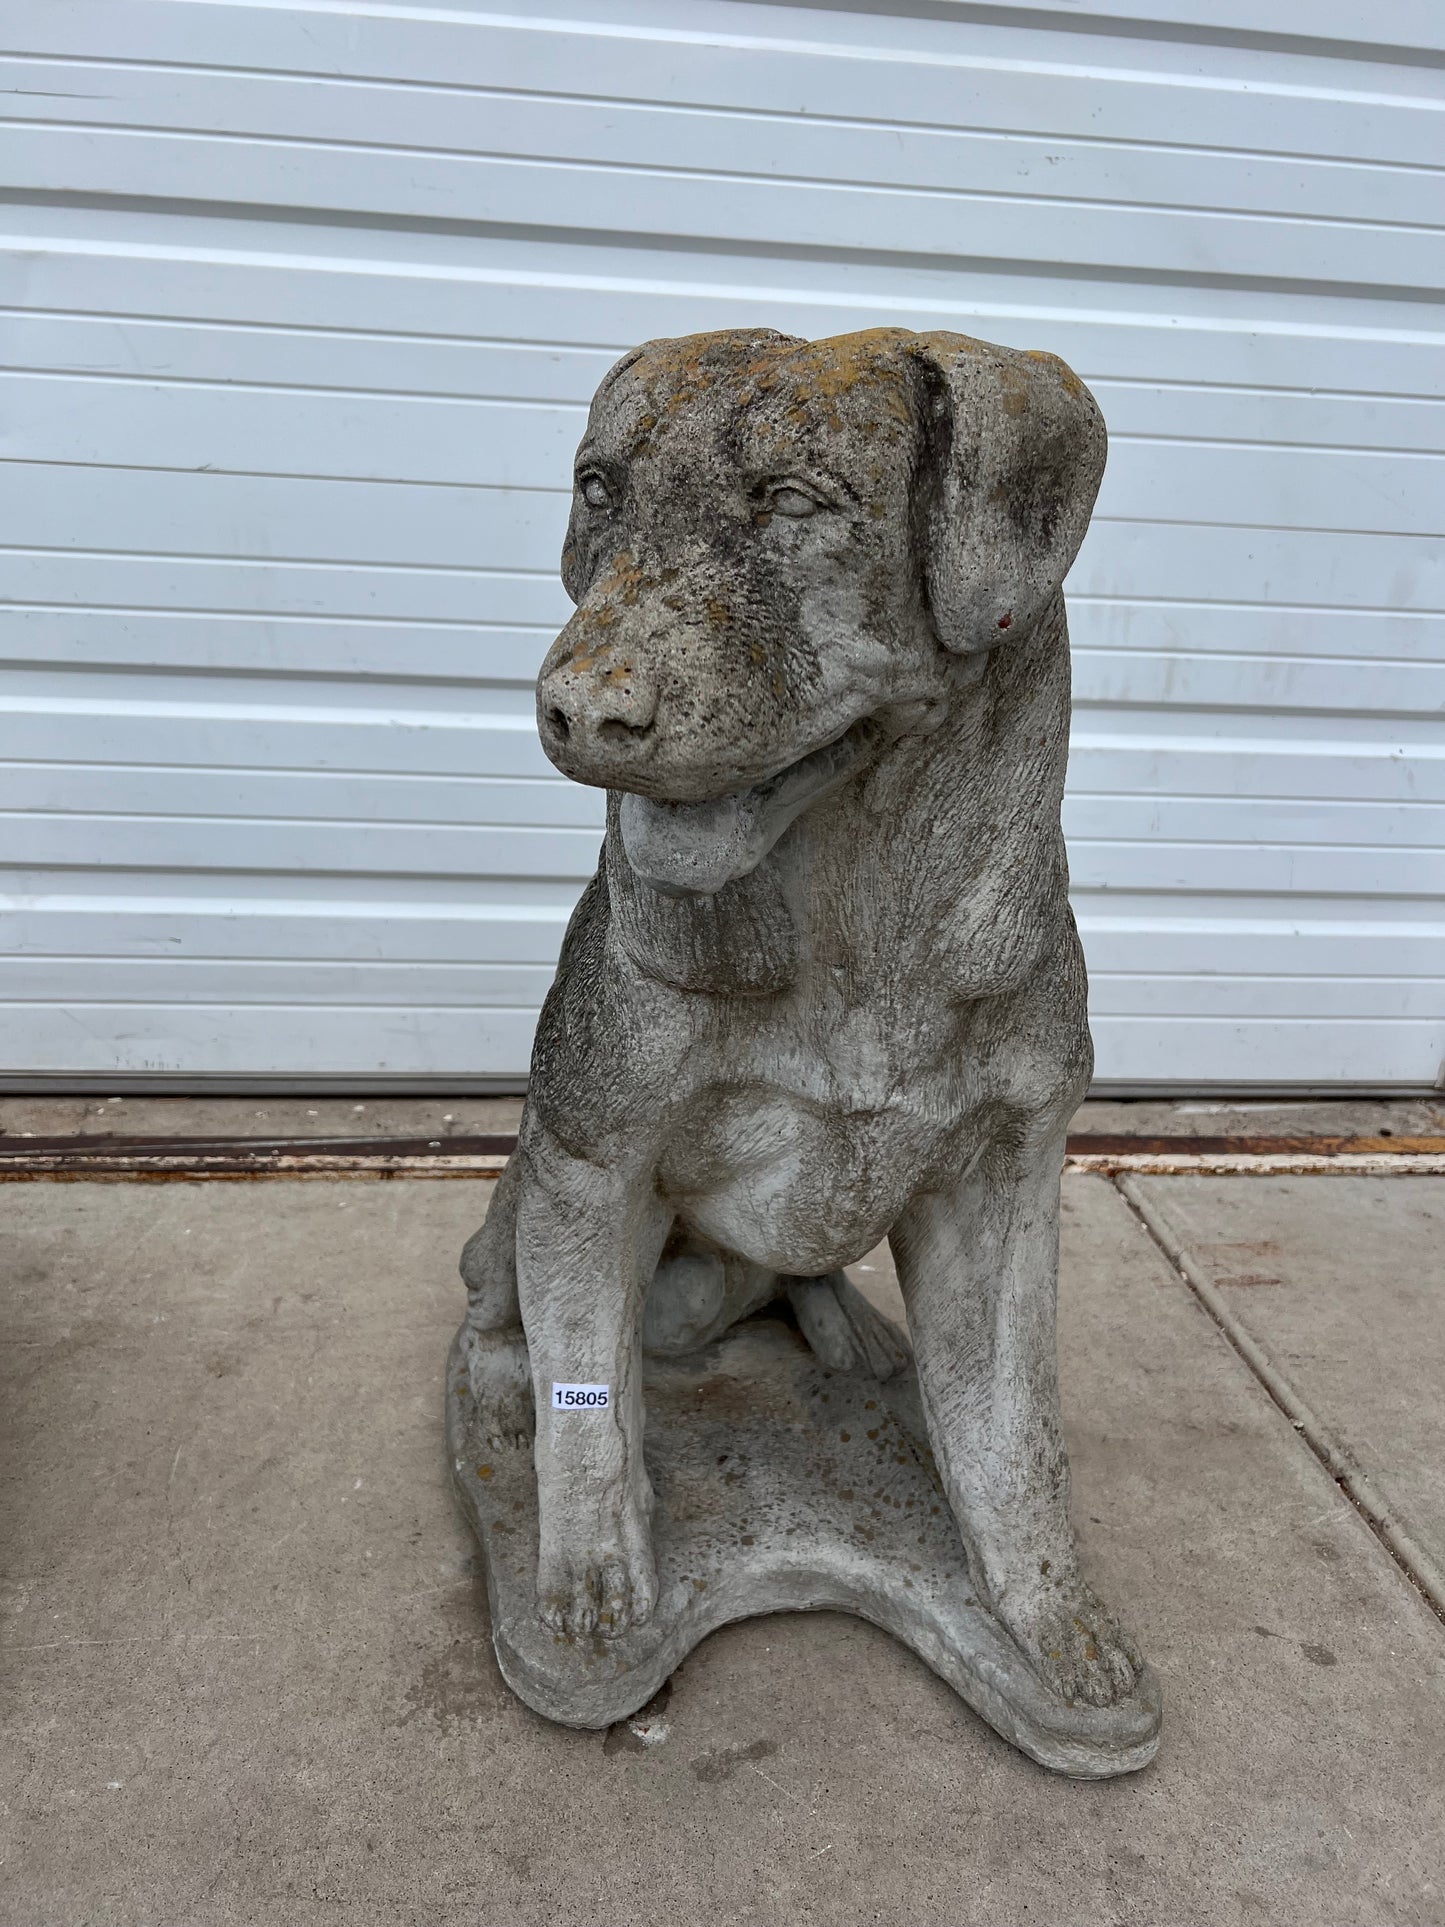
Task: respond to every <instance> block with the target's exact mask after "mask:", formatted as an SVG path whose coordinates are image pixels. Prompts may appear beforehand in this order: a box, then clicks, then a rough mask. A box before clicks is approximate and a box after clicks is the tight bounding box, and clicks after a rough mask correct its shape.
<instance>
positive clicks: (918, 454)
mask: <svg viewBox="0 0 1445 1927" xmlns="http://www.w3.org/2000/svg"><path fill="white" fill-rule="evenodd" d="M1104 455H1105V433H1104V424H1103V419H1102V417H1101V415H1100V413H1099V410H1098V407H1097V405H1096V404H1095V402H1094V399H1093V397H1092V396H1091V395H1090V394H1089V392H1088V390H1087V389H1086V388H1085V387H1084V385H1083V383H1082V382H1080V381H1079V379H1078V378H1077V376H1075V375H1074V374H1073V373H1072V372H1071V371H1070V369H1068V368H1067V367H1066V366H1065V365H1064V363H1063V362H1061V361H1059V360H1058V359H1056V358H1055V357H1054V356H1053V355H1047V354H1039V353H1020V352H1018V351H1016V350H1013V349H1009V348H999V347H994V346H992V345H991V344H989V343H986V342H982V341H974V340H971V339H970V338H969V337H968V336H965V335H956V334H944V333H934V334H913V333H910V332H909V331H908V330H907V329H903V328H878V329H873V330H870V331H868V332H866V333H862V334H855V335H840V336H837V337H834V338H833V339H830V340H825V341H813V342H808V341H801V340H797V339H795V338H793V337H791V336H787V335H781V334H776V333H774V332H772V331H771V330H767V329H731V330H727V331H724V332H721V333H717V334H704V335H689V336H684V337H682V338H681V339H678V340H673V341H654V342H649V343H647V344H646V345H645V346H643V347H641V348H638V349H636V350H635V351H634V352H633V353H631V354H629V355H626V356H624V357H623V359H622V360H621V361H620V362H618V363H617V365H616V367H614V368H613V369H612V371H611V372H610V373H609V374H608V375H607V377H606V378H605V380H604V381H603V383H602V386H601V387H600V388H599V389H598V391H597V395H596V398H595V400H594V401H593V404H592V410H591V414H590V416H589V419H588V425H587V432H586V434H585V435H584V437H583V440H582V445H581V447H580V448H579V450H578V453H577V462H576V482H575V490H574V495H573V505H572V518H571V523H570V526H569V528H568V534H567V543H566V547H565V549H564V551H563V556H562V579H563V582H564V584H565V585H566V588H567V591H568V593H569V595H570V596H571V597H572V599H573V601H574V602H575V603H576V605H577V609H576V613H575V614H574V615H573V617H572V618H571V620H570V621H569V622H568V624H567V626H566V627H565V628H564V629H563V631H562V633H561V634H560V635H559V636H558V638H557V640H556V642H555V643H554V644H553V646H552V648H551V650H550V651H549V653H548V655H547V659H546V661H545V662H544V664H543V666H542V673H541V676H540V678H539V681H538V686H537V714H538V727H539V729H540V732H541V737H542V744H543V747H544V749H545V750H546V752H547V754H548V756H549V757H550V758H551V760H552V761H553V762H554V763H555V764H556V765H557V767H558V768H559V769H560V770H562V771H563V773H564V774H565V775H567V776H570V777H572V778H573V779H574V780H576V781H578V782H582V783H590V784H595V785H598V786H601V787H603V788H606V789H609V790H614V791H620V792H622V793H623V800H622V808H621V816H620V822H621V832H622V839H623V844H624V847H625V849H626V852H627V855H628V858H629V860H630V861H631V863H632V866H633V868H634V869H635V870H636V871H637V872H638V874H639V875H640V876H641V877H642V878H643V879H644V880H645V881H647V882H649V883H651V884H652V885H653V886H654V887H655V888H657V889H660V890H663V891H666V892H669V893H673V894H685V895H698V894H702V895H707V894H711V893H714V892H716V891H717V890H719V889H721V888H722V887H723V885H724V884H726V883H728V882H730V881H732V880H733V879H734V878H737V877H740V876H744V875H746V874H747V873H748V871H749V870H751V869H752V868H754V867H755V866H756V864H757V863H759V862H760V861H761V860H762V858H763V857H764V856H765V855H766V854H767V852H768V850H770V849H771V848H772V847H773V845H774V844H775V843H776V842H777V840H778V838H779V837H780V836H781V835H782V834H783V832H784V830H786V829H787V827H788V825H789V824H790V823H792V822H793V821H794V819H795V818H796V817H797V816H798V814H799V813H800V812H801V811H802V810H803V809H805V808H806V807H807V806H808V804H809V803H811V802H813V801H815V800H816V799H817V798H819V797H820V796H821V795H823V794H824V793H825V792H826V791H827V790H829V789H830V788H832V787H834V786H835V785H837V784H838V783H840V782H842V781H843V780H845V779H846V778H847V777H848V776H849V775H850V774H852V773H853V771H855V770H856V769H858V768H860V767H861V766H862V765H863V764H864V763H866V762H868V761H869V760H871V759H872V758H874V757H876V756H877V755H878V754H879V753H880V751H881V749H882V748H883V747H884V746H885V745H886V744H887V743H889V742H890V741H894V740H896V739H897V738H898V737H899V736H901V735H904V734H907V733H910V732H913V731H918V730H923V729H927V728H929V727H932V726H936V724H937V723H938V722H939V721H940V720H941V719H942V717H943V715H944V714H945V711H946V705H947V703H948V701H949V699H950V696H951V693H952V692H953V691H954V690H955V689H956V688H957V687H958V684H959V681H960V672H961V671H963V674H964V676H965V677H966V676H967V673H968V672H967V666H966V664H965V662H964V660H963V659H967V658H969V657H975V658H981V657H982V655H983V653H984V652H986V651H989V650H992V649H994V648H997V647H1000V646H1007V645H1008V644H1009V643H1011V642H1015V641H1017V640H1018V639H1020V638H1021V637H1026V636H1027V635H1028V634H1029V633H1030V631H1031V630H1032V629H1033V628H1034V626H1035V625H1036V624H1037V622H1038V621H1039V619H1040V617H1041V616H1042V615H1043V614H1044V612H1045V611H1046V610H1047V608H1048V607H1049V605H1050V603H1051V602H1052V601H1053V598H1054V597H1055V595H1056V594H1057V592H1058V590H1059V587H1060V585H1061V583H1062V582H1063V579H1064V576H1065V574H1066V572H1067V571H1068V568H1069V566H1070V564H1071V563H1072V562H1073V559H1074V556H1075V554H1076V553H1077V551H1078V547H1079V544H1080V542H1081V541H1082V540H1083V536H1084V531H1085V529H1086V528H1087V526H1088V522H1089V515H1090V512H1091V511H1092V508H1093V504H1094V497H1095V495H1096V494H1097V492H1098V487H1099V481H1100V478H1101V476H1102V474H1103V469H1104ZM981 667H982V663H981V661H980V662H979V663H977V664H975V665H974V668H975V669H977V668H981Z"/></svg>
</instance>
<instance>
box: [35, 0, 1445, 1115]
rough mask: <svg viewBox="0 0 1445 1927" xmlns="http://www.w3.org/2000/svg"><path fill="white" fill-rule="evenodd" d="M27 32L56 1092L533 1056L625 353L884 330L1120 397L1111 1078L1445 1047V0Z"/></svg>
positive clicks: (52, 2) (284, 21)
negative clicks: (556, 644) (587, 449)
mask: <svg viewBox="0 0 1445 1927" xmlns="http://www.w3.org/2000/svg"><path fill="white" fill-rule="evenodd" d="M5 16H6V26H7V29H8V30H9V35H8V37H9V38H10V40H11V43H12V44H14V45H17V46H19V47H21V48H23V50H24V51H23V53H22V54H21V55H20V57H18V58H16V59H15V60H14V61H13V62H10V63H8V74H7V78H6V80H5V82H4V85H5V87H6V89H7V95H6V98H7V100H8V103H9V109H10V114H11V117H12V124H11V126H10V127H9V128H8V130H7V132H6V155H5V160H4V164H3V167H0V178H3V179H4V180H5V181H7V182H9V183H10V184H11V186H12V188H13V190H14V191H13V192H12V193H11V195H10V196H9V197H8V205H6V206H4V207H0V227H3V228H4V230H5V231H6V232H7V235H8V242H9V246H10V248H11V250H12V251H11V252H9V253H8V255H7V265H6V268H5V277H6V278H5V292H4V304H5V314H4V318H3V319H4V340H5V347H4V355H3V360H4V362H5V364H6V366H7V368H8V369H9V370H10V371H12V372H10V373H9V374H8V375H7V376H6V378H5V386H6V395H5V402H4V408H3V454H4V456H5V457H6V458H7V459H6V464H5V466H4V468H3V480H4V489H5V506H4V516H3V524H0V537H3V542H4V554H3V558H0V560H3V564H4V575H5V594H6V595H7V597H8V598H10V599H11V603H12V606H11V607H10V608H9V610H8V611H7V613H6V618H5V631H4V646H3V647H4V657H5V661H6V664H7V673H6V678H5V699H4V714H3V719H0V722H3V730H4V741H3V743H0V755H3V758H4V762H3V767H0V783H3V797H0V808H3V810H4V812H5V826H4V828H5V839H4V851H3V860H4V863H5V865H6V870H5V874H4V877H3V888H4V901H5V907H6V911H7V915H6V919H5V930H6V933H7V935H6V941H5V950H6V955H5V956H4V958H3V960H0V1026H3V1035H0V1063H3V1065H4V1066H5V1067H6V1068H7V1069H8V1070H9V1071H11V1072H12V1073H14V1074H15V1077H16V1079H18V1080H19V1081H22V1082H29V1083H34V1082H36V1081H37V1079H38V1078H39V1077H40V1076H41V1075H48V1076H51V1077H53V1078H57V1079H59V1080H61V1081H64V1082H69V1083H70V1084H72V1085H83V1084H84V1083H85V1081H86V1080H87V1079H92V1080H95V1079H99V1080H101V1081H103V1082H104V1083H105V1084H106V1085H107V1086H115V1085H117V1084H122V1083H123V1081H124V1079H125V1078H126V1077H127V1076H128V1077H131V1078H134V1079H149V1080H164V1079H166V1078H179V1079H183V1080H185V1081H188V1082H196V1081H198V1080H200V1079H202V1078H209V1079H215V1080H221V1079H227V1078H243V1077H247V1076H250V1077H265V1078H268V1079H270V1080H271V1081H273V1082H274V1081H276V1080H278V1079H283V1078H287V1077H290V1078H295V1079H301V1080H304V1081H307V1082H311V1083H315V1082H316V1081H318V1080H320V1079H322V1078H326V1077H340V1076H347V1075H349V1076H351V1077H352V1078H355V1079H360V1080H363V1081H366V1082H368V1083H372V1084H375V1083H378V1082H379V1081H381V1080H384V1079H397V1080H403V1079H410V1080H413V1081H414V1082H421V1081H424V1080H427V1079H433V1080H444V1081H446V1082H447V1083H450V1084H453V1085H455V1084H457V1083H459V1082H463V1081H470V1082H472V1083H474V1084H484V1083H485V1082H486V1081H487V1080H488V1079H489V1078H490V1079H494V1080H515V1079H516V1078H517V1076H518V1075H519V1074H520V1073H522V1072H523V1071H524V1069H525V1065H526V1061H527V1054H528V1044H529V1038H530V1033H531V1027H532V1022H533V1015H534V1012H535V1010H536V1006H537V1004H538V1001H539V999H540V997H541V995H542V993H543V990H544V988H545V985H546V983H547V981H548V979H549V976H550V966H551V964H552V961H553V958H554V956H555V953H556V948H557V943H558V940H559V937H560V934H561V931H562V927H563V923H564V921H565V918H566V915H567V912H568V909H569V907H570V905H571V903H572V902H573V900H574V898H575V896H576V894H577V892H578V890H579V888H580V886H581V883H582V881H583V879H584V878H585V877H586V875H587V874H588V873H589V872H590V869H591V867H592V865H593V863H594V860H595V855H596V848H597V842H598V829H599V824H600V821H601V809H600V801H601V799H600V797H598V796H596V795H595V794H593V793H591V792H587V791H583V790H579V789H575V788H572V787H569V786H568V785H566V784H565V783H563V782H562V781H561V780H560V779H557V778H556V777H555V776H554V775H553V774H552V772H551V771H550V769H549V766H548V765H547V764H546V762H545V761H544V759H543V757H542V755H541V751H540V749H539V748H538V745H537V742H536V739H535V736H534V733H533V725H532V698H531V692H530V688H529V684H530V681H531V678H532V676H533V675H534V673H535V670H536V666H537V664H538V662H539V660H540V657H541V654H542V651H543V649H544V647H545V645H546V643H547V641H548V640H549V638H550V636H551V634H552V633H553V630H554V628H555V626H556V625H557V624H558V623H559V622H560V620H561V619H562V618H563V617H564V615H565V613H566V606H567V605H566V603H565V600H564V598H563V595H562V592H561V589H560V587H559V586H558V583H557V580H556V576H555V568H556V558H557V552H558V548H559V544H560V535H561V530H562V526H563V521H564V517H565V504H566V495H565V487H566V483H567V479H568V473H569V463H570V456H571V450H572V447H573V444H574V442H575V440H576V437H577V434H578V431H579V427H580V424H581V421H582V413H583V405H584V403H585V401H586V399H587V397H588V396H589V394H590V393H591V390H592V388H593V386H594V385H595V383H596V382H597V380H598V378H599V376H600V375H601V374H602V372H603V370H604V369H605V368H606V367H607V366H608V364H609V362H610V361H611V360H612V359H613V358H614V357H615V356H616V355H617V354H618V352H619V351H621V350H622V349H623V348H625V347H627V346H629V345H631V344H632V343H634V342H635V341H638V340H641V339H643V338H645V337H647V336H651V335H659V334H674V333H681V332H685V331H689V330H693V329H700V328H714V327H720V326H729V325H737V324H741V323H752V322H765V323H770V324H772V325H774V326H776V327H779V328H783V329H787V330H790V331H792V332H795V333H799V334H810V335H816V334H831V333H836V332H839V331H842V330H846V329H852V328H859V327H866V326H871V325H875V324H879V323H889V322H896V323H903V324H906V325H910V326H915V327H920V328H934V327H958V328H963V329H965V330H968V331H971V332H974V333H978V334H981V335H984V336H988V337H992V338H994V339H996V340H1000V341H1007V342H1012V343H1016V344H1018V345H1020V346H1037V347H1043V348H1048V349H1053V350H1055V351H1056V352H1058V353H1059V354H1061V355H1063V356H1065V357H1066V358H1067V359H1068V360H1069V361H1070V362H1072V363H1073V364H1074V366H1075V367H1076V368H1078V369H1079V370H1080V372H1081V373H1082V374H1083V375H1084V376H1085V377H1086V379H1087V380H1088V381H1089V382H1090V384H1091V385H1092V386H1093V388H1094V389H1095V391H1096V393H1097V394H1098V396H1099V398H1100V400H1101V401H1102V403H1103V406H1104V409H1105V412H1106V414H1107V416H1108V418H1109V422H1110V425H1111V428H1112V431H1113V452H1112V457H1111V461H1110V466H1109V474H1108V478H1107V480H1106V483H1105V487H1104V494H1103V497H1102V499H1101V503H1100V511H1099V517H1098V520H1097V522H1096V525H1095V528H1094V531H1093V533H1092V534H1091V536H1090V538H1089V541H1088V544H1087V546H1086V548H1085V550H1084V553H1083V555H1082V557H1081V559H1080V561H1079V563H1078V565H1077V567H1076V568H1075V570H1074V573H1073V576H1072V577H1071V582H1070V586H1071V590H1072V598H1073V614H1074V634H1075V642H1076V686H1077V694H1078V707H1077V718H1076V737H1075V747H1074V754H1073V764H1072V787H1071V795H1070V800H1069V804H1068V818H1067V824H1068V829H1069V832H1070V837H1071V849H1072V862H1073V872H1074V880H1075V886H1076V888H1075V896H1076V902H1077V907H1078V911H1079V914H1080V919H1081V923H1082V926H1083V929H1084V933H1085V941H1086V944H1087V948H1088V954H1089V961H1090V966H1091V972H1092V979H1093V1008H1094V1023H1095V1030H1096V1035H1097V1040H1098V1046H1099V1050H1098V1056H1099V1074H1100V1077H1101V1079H1102V1080H1104V1081H1105V1082H1108V1083H1112V1084H1114V1085H1122V1086H1147V1085H1160V1084H1162V1085H1173V1086H1193V1087H1207V1086H1211V1085H1214V1086H1239V1085H1247V1084H1259V1085H1274V1086H1278V1085H1286V1084H1297V1085H1305V1086H1316V1087H1320V1086H1325V1087H1328V1086H1333V1085H1345V1084H1351V1083H1354V1084H1364V1085H1374V1086H1379V1087H1385V1086H1396V1087H1406V1086H1428V1085H1430V1084H1431V1083H1433V1081H1434V1080H1435V1077H1436V1074H1437V1068H1438V1066H1439V1062H1440V1059H1441V1056H1442V1051H1445V1044H1442V1036H1441V1025H1440V1023H1439V1022H1438V1019H1439V1016H1440V1013H1441V1008H1442V1001H1445V1000H1442V995H1441V981H1440V980H1441V975H1442V964H1445V915H1442V908H1441V901H1440V891H1441V876H1442V844H1445V739H1442V732H1441V715H1442V708H1445V674H1442V669H1441V661H1442V656H1445V650H1442V647H1441V632H1440V628H1439V625H1438V620H1437V618H1438V614H1439V612H1440V610H1441V609H1442V607H1445V560H1442V551H1441V547H1440V546H1439V544H1438V543H1436V542H1433V541H1432V539H1431V536H1432V531H1435V530H1438V529H1439V528H1440V526H1441V522H1442V496H1445V491H1442V486H1441V477H1442V474H1445V464H1442V461H1441V458H1440V454H1439V451H1440V450H1441V448H1442V445H1445V444H1442V419H1445V409H1442V405H1441V400H1440V387H1441V377H1442V369H1445V359H1442V355H1441V346H1442V329H1441V310H1440V306H1439V305H1438V302H1437V303H1436V304H1435V305H1432V291H1438V289H1439V287H1440V283H1441V279H1442V276H1441V264H1442V252H1445V251H1442V235H1441V223H1442V214H1445V196H1442V175H1441V162H1442V158H1445V145H1442V133H1441V130H1442V128H1445V118H1442V112H1441V106H1442V99H1445V92H1442V87H1441V81H1442V63H1445V12H1442V11H1441V10H1440V9H1439V7H1438V6H1436V5H1434V4H1432V3H1431V0H1374V3H1373V4H1366V0H1311V4H1310V5H1309V6H1305V5H1302V4H1301V0H1116V4H1109V3H1108V0H1072V4H1070V5H1069V6H1068V8H1067V10H1061V9H1059V8H1058V7H1054V8H1050V9H1045V8H1042V7H1035V6H1032V5H1029V4H1020V0H1011V4H1010V5H1009V6H1008V7H1006V8H995V7H991V6H986V5H978V6H975V5H963V4H960V5H950V4H948V0H936V3H935V4H925V3H924V0H919V4H918V5H917V6H916V7H909V6H906V5H904V6H886V7H885V6H881V5H880V6H875V7H872V8H869V7H864V6H854V7H852V8H850V9H849V10H847V11H843V10H829V9H826V8H821V7H815V6H812V5H803V4H798V5H767V4H762V5H753V4H738V3H735V0H590V3H589V0H558V4H557V5H556V6H555V7H553V6H549V7H548V8H547V9H546V10H545V17H543V13H542V11H541V10H539V9H532V8H518V9H517V10H516V11H515V12H514V13H512V14H507V13H503V12H488V11H484V10H483V9H482V8H481V6H479V5H478V6H463V5H448V4H445V3H443V4H435V3H433V4H429V5H426V6H421V5H410V4H405V3H404V0H391V3H390V4H366V5H361V4H345V3H343V0H304V3H302V4H286V3H283V0H255V4H241V3H240V0H237V3H235V4H232V3H231V0H8V4H7V6H6V8H5ZM1305 35H1309V36H1313V37H1311V38H1305V37H1304V36H1305ZM12 1081H14V1080H12Z"/></svg>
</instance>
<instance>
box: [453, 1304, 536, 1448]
mask: <svg viewBox="0 0 1445 1927" xmlns="http://www.w3.org/2000/svg"><path fill="white" fill-rule="evenodd" d="M464 1355H465V1359H466V1367H467V1383H468V1385H469V1386H470V1388H471V1394H472V1399H473V1401H474V1404H475V1410H476V1423H477V1430H478V1434H479V1436H480V1437H481V1438H483V1439H485V1440H486V1442H487V1444H488V1445H489V1446H491V1447H492V1448H493V1449H494V1450H504V1449H505V1448H507V1447H508V1446H519V1445H525V1444H527V1442H528V1441H529V1440H530V1439H531V1437H532V1435H533V1433H534V1432H535V1430H536V1415H535V1412H534V1410H533V1405H532V1374H531V1369H530V1366H529V1363H528V1359H527V1341H526V1340H525V1339H524V1338H523V1336H522V1333H521V1330H520V1329H515V1330H512V1331H499V1332H479V1331H469V1332H468V1333H467V1337H466V1345H465V1354H464Z"/></svg>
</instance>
